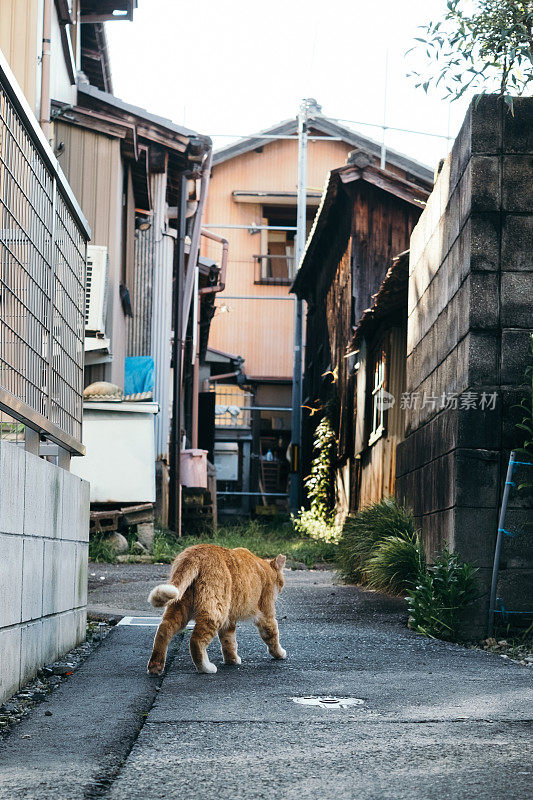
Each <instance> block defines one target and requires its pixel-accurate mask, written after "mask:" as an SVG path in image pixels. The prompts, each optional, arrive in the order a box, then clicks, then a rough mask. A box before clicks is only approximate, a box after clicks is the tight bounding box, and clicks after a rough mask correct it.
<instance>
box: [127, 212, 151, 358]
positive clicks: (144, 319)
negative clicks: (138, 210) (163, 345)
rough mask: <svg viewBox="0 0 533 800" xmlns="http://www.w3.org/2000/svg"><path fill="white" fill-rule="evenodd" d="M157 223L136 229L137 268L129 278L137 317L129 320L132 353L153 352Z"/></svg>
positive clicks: (135, 256)
mask: <svg viewBox="0 0 533 800" xmlns="http://www.w3.org/2000/svg"><path fill="white" fill-rule="evenodd" d="M153 236H154V234H153V227H151V228H149V229H148V230H147V231H136V233H135V252H134V258H133V263H134V269H133V274H132V275H131V278H128V289H129V290H130V294H131V302H132V307H133V317H131V318H129V319H128V320H127V323H126V330H127V345H126V355H128V356H149V355H150V353H151V346H152V339H151V325H152V279H153V262H152V259H153V242H154V238H153Z"/></svg>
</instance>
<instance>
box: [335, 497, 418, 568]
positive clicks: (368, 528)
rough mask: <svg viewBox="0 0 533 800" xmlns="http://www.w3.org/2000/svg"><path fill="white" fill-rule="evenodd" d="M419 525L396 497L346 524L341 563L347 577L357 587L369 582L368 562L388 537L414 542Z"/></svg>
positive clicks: (387, 498) (373, 506) (341, 545)
mask: <svg viewBox="0 0 533 800" xmlns="http://www.w3.org/2000/svg"><path fill="white" fill-rule="evenodd" d="M415 534H416V531H415V523H414V519H413V515H412V513H411V512H410V511H408V510H407V509H405V508H403V507H402V506H400V505H399V504H398V503H397V502H396V500H395V499H394V498H393V497H386V498H385V499H383V500H381V501H380V502H379V503H373V504H372V505H371V506H368V507H367V508H363V509H361V511H358V512H357V513H356V514H355V515H354V516H353V517H348V518H347V519H346V522H345V523H344V527H343V530H342V534H341V537H340V539H339V547H338V553H337V561H338V565H339V570H340V572H341V574H342V575H343V577H344V578H345V579H346V580H348V581H352V582H355V583H358V582H366V581H367V579H368V562H369V559H370V558H371V557H372V556H373V555H374V549H375V547H376V545H377V544H378V543H379V542H382V541H383V540H384V539H386V538H388V537H393V538H400V539H404V540H411V539H413V537H414V536H415Z"/></svg>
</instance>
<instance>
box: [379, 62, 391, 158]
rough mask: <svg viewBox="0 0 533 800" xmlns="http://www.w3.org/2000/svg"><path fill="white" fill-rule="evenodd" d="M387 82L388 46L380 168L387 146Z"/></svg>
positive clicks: (387, 67) (386, 67)
mask: <svg viewBox="0 0 533 800" xmlns="http://www.w3.org/2000/svg"><path fill="white" fill-rule="evenodd" d="M388 82H389V48H387V49H386V50H385V86H384V89H383V136H382V138H381V163H380V167H381V169H385V162H386V160H387V148H386V146H385V135H386V133H387V84H388Z"/></svg>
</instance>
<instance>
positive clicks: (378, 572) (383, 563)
mask: <svg viewBox="0 0 533 800" xmlns="http://www.w3.org/2000/svg"><path fill="white" fill-rule="evenodd" d="M425 568H426V559H425V555H424V549H423V547H422V543H421V541H420V539H419V537H418V536H417V535H416V534H415V535H414V536H406V537H402V536H387V537H386V538H385V539H383V540H382V541H381V542H378V544H377V545H376V546H375V548H374V550H373V553H372V555H371V556H370V558H369V559H368V562H367V566H366V569H367V577H368V584H369V586H372V587H373V588H374V589H383V590H385V591H388V592H392V593H393V594H405V593H406V592H408V591H411V590H413V589H414V587H415V586H416V584H417V583H418V581H419V580H420V579H421V577H422V575H423V574H424V571H425Z"/></svg>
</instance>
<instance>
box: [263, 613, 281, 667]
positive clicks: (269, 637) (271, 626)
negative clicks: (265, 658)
mask: <svg viewBox="0 0 533 800" xmlns="http://www.w3.org/2000/svg"><path fill="white" fill-rule="evenodd" d="M255 624H256V626H257V630H258V631H259V636H260V637H261V639H262V640H263V641H264V643H265V644H266V646H267V647H268V652H269V653H270V655H271V656H272V658H278V659H283V658H287V652H286V651H285V650H284V649H283V647H282V646H281V645H280V643H279V629H278V622H277V620H276V618H275V617H274V616H266V615H264V614H260V615H259V616H258V617H257V619H256V620H255Z"/></svg>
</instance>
